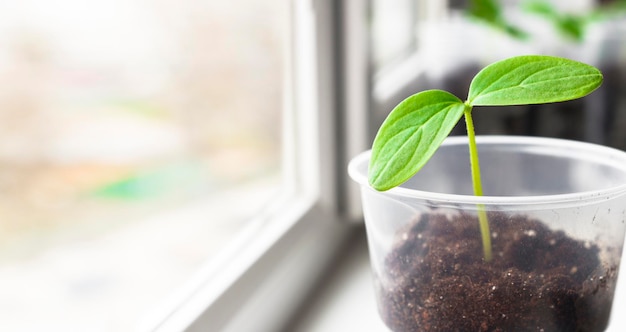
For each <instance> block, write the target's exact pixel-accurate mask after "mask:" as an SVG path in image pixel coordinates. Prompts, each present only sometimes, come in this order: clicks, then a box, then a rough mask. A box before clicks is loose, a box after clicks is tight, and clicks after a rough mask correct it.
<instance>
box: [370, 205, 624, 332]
mask: <svg viewBox="0 0 626 332" xmlns="http://www.w3.org/2000/svg"><path fill="white" fill-rule="evenodd" d="M490 227H491V232H492V241H493V243H492V248H493V255H494V258H493V260H492V261H491V262H484V261H483V259H482V253H483V250H482V244H481V242H480V234H479V230H478V221H477V219H476V218H475V217H470V216H463V215H461V216H456V217H454V219H448V218H447V217H446V216H445V215H442V214H430V215H426V214H425V215H424V216H423V217H422V219H421V220H419V221H417V222H415V223H414V224H412V225H410V227H409V228H407V229H406V230H405V231H403V232H400V234H398V237H399V239H398V243H397V244H396V246H395V247H394V250H393V251H392V252H391V253H390V254H389V256H388V257H387V258H386V261H385V265H386V266H385V268H386V270H385V273H386V275H384V276H380V277H378V281H377V292H378V297H379V299H380V303H379V306H380V312H381V315H382V317H383V320H384V321H385V322H386V324H387V325H388V326H389V327H390V328H391V329H392V330H393V331H396V332H400V331H544V332H547V331H603V330H604V329H605V328H606V326H607V324H608V318H609V314H610V310H611V302H612V292H613V290H614V286H615V281H616V278H617V276H616V274H617V266H602V264H601V262H600V255H599V254H600V250H599V249H598V248H597V247H596V246H594V245H591V244H589V243H587V242H584V241H579V240H575V239H572V238H570V237H568V236H566V234H565V233H564V232H562V231H552V230H550V229H548V227H547V226H545V225H544V224H543V223H541V222H539V221H536V220H529V219H528V218H525V217H521V216H513V217H510V216H505V215H503V214H492V215H490ZM383 280H392V281H385V282H383Z"/></svg>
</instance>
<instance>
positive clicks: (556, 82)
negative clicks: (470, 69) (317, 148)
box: [467, 55, 602, 106]
mask: <svg viewBox="0 0 626 332" xmlns="http://www.w3.org/2000/svg"><path fill="white" fill-rule="evenodd" d="M600 84H602V73H601V72H600V71H599V70H598V69H597V68H595V67H593V66H590V65H587V64H584V63H581V62H577V61H574V60H569V59H564V58H558V57H552V56H543V55H524V56H518V57H513V58H508V59H506V60H502V61H498V62H495V63H493V64H491V65H489V66H487V67H485V68H484V69H483V70H481V71H480V72H479V73H478V74H477V75H476V76H475V77H474V79H473V80H472V83H471V84H470V89H469V95H468V101H467V103H468V104H469V105H471V106H505V105H524V104H542V103H552V102H560V101H566V100H572V99H577V98H580V97H584V96H585V95H587V94H589V93H591V92H592V91H593V90H595V89H596V88H598V87H599V86H600Z"/></svg>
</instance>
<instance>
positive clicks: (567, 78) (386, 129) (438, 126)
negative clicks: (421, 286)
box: [368, 55, 602, 261]
mask: <svg viewBox="0 0 626 332" xmlns="http://www.w3.org/2000/svg"><path fill="white" fill-rule="evenodd" d="M601 83H602V73H601V72H600V71H599V70H598V69H597V68H595V67H593V66H590V65H587V64H584V63H580V62H577V61H573V60H570V59H564V58H557V57H552V56H543V55H525V56H517V57H512V58H508V59H505V60H502V61H498V62H495V63H493V64H491V65H489V66H487V67H485V68H484V69H482V70H481V71H480V72H479V73H478V74H476V76H475V77H474V78H473V79H472V82H471V84H470V87H469V94H468V97H467V101H465V102H463V101H462V100H461V99H459V98H458V97H456V96H454V95H453V94H451V93H449V92H447V91H443V90H427V91H422V92H419V93H417V94H414V95H412V96H410V97H408V98H406V99H405V100H404V101H402V102H400V103H399V104H398V105H397V106H396V107H395V108H394V109H393V110H392V111H391V113H390V114H389V115H388V116H387V118H386V119H385V121H384V122H383V124H382V125H381V127H380V129H379V130H378V133H377V134H376V137H375V139H374V143H373V145H372V155H371V159H370V164H369V170H368V174H369V175H368V177H369V183H370V185H371V186H372V187H373V188H374V189H376V190H379V191H385V190H389V189H391V188H394V187H397V186H399V185H401V184H402V183H404V182H405V181H407V180H408V179H409V178H411V177H412V176H413V175H415V174H416V173H417V172H418V171H419V170H420V169H421V168H422V167H423V166H424V165H425V164H426V162H428V160H429V159H430V158H431V157H432V156H433V154H434V153H435V151H437V149H438V148H439V146H440V145H441V144H442V143H443V141H444V139H445V138H446V137H447V136H448V135H449V134H450V132H451V131H452V129H453V128H454V126H455V125H456V124H457V122H458V121H459V120H460V119H461V117H462V116H464V117H465V123H466V126H467V136H468V140H469V152H470V168H471V174H472V185H473V190H474V195H476V196H482V195H483V190H482V184H481V177H480V166H479V161H478V150H477V147H476V138H475V133H474V124H473V120H472V108H473V107H474V106H509V105H528V104H544V103H553V102H561V101H567V100H572V99H577V98H581V97H584V96H586V95H587V94H589V93H591V92H592V91H593V90H595V89H596V88H598V87H599V86H600V84H601ZM478 219H479V226H480V232H481V237H482V243H483V251H484V252H483V254H484V259H485V261H490V260H491V257H492V254H491V236H490V232H489V221H488V219H487V214H486V212H485V209H484V206H481V205H478Z"/></svg>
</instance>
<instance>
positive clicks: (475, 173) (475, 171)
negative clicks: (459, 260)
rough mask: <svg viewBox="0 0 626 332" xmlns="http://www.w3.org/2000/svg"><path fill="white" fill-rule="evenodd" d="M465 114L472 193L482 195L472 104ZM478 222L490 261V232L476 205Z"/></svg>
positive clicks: (479, 205)
mask: <svg viewBox="0 0 626 332" xmlns="http://www.w3.org/2000/svg"><path fill="white" fill-rule="evenodd" d="M463 113H464V116H465V124H466V126H467V137H468V139H469V152H470V167H471V169H472V186H473V187H474V195H476V196H482V195H483V186H482V182H481V180H480V164H479V162H478V148H477V147H476V134H475V132H474V121H473V120H472V106H470V105H467V104H466V105H465V110H464V111H463ZM477 208H478V223H479V225H480V235H481V238H482V241H483V255H484V258H485V261H486V262H489V261H491V258H492V255H491V234H490V232H489V220H488V219H487V212H486V211H485V206H484V205H482V204H478V205H477Z"/></svg>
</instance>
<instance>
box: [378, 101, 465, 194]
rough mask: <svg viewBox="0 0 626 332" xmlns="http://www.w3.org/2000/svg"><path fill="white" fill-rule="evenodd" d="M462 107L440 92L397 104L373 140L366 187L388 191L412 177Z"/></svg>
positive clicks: (460, 112) (447, 131) (430, 153)
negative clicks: (368, 185) (368, 184)
mask: <svg viewBox="0 0 626 332" xmlns="http://www.w3.org/2000/svg"><path fill="white" fill-rule="evenodd" d="M465 107H466V105H465V104H463V102H462V101H461V99H459V98H457V97H456V96H454V95H453V94H451V93H449V92H446V91H441V90H428V91H423V92H420V93H417V94H414V95H412V96H410V97H408V98H407V99H405V100H404V101H402V102H401V103H400V104H398V105H397V106H396V107H395V108H394V109H393V110H392V111H391V113H390V114H389V116H388V117H387V119H386V120H385V121H384V122H383V124H382V125H381V127H380V129H379V130H378V134H377V135H376V138H375V139H374V144H373V145H372V157H371V159H370V164H369V171H368V174H369V182H370V185H371V186H372V187H373V188H374V189H376V190H380V191H383V190H388V189H391V188H393V187H395V186H398V185H400V184H401V183H403V182H405V181H406V180H408V179H409V178H410V177H412V176H413V175H415V173H417V171H419V170H420V169H421V168H422V167H423V166H424V165H425V164H426V162H427V161H428V159H430V157H432V155H433V154H434V153H435V151H436V150H437V148H439V146H440V145H441V143H442V142H443V140H444V139H445V138H446V137H447V136H448V134H449V133H450V131H452V129H453V128H454V126H455V125H456V123H457V122H458V121H459V119H460V118H461V116H462V115H463V111H464V109H465Z"/></svg>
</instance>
